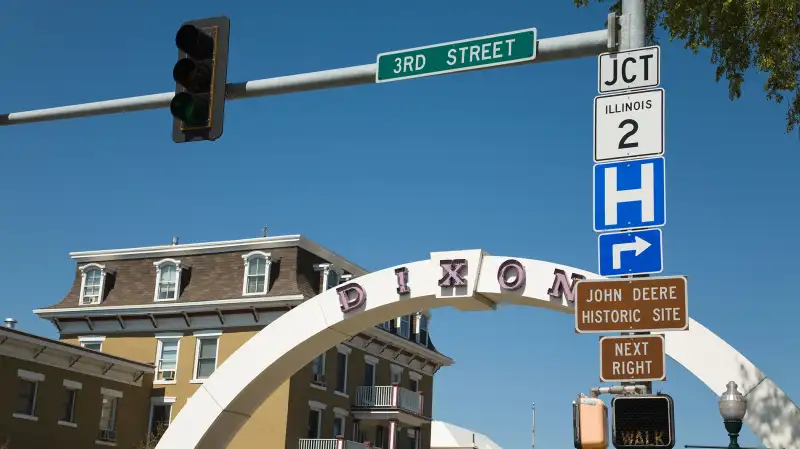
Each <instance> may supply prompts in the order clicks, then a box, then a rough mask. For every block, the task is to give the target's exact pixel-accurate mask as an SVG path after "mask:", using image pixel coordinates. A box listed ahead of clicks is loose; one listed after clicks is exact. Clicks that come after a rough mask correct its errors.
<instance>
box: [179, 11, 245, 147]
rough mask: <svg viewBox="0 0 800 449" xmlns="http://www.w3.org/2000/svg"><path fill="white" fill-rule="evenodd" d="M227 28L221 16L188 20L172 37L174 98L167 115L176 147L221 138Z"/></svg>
mask: <svg viewBox="0 0 800 449" xmlns="http://www.w3.org/2000/svg"><path fill="white" fill-rule="evenodd" d="M230 24H231V22H230V19H228V18H227V17H224V16H222V17H213V18H208V19H199V20H191V21H189V22H185V23H183V24H182V25H181V28H180V29H179V30H178V33H177V34H176V35H175V45H176V46H177V47H178V62H177V63H176V64H175V67H174V68H173V69H172V78H173V79H174V80H175V97H173V99H172V102H171V103H170V105H169V111H170V113H172V117H173V125H172V140H174V141H175V142H176V143H182V142H192V141H197V140H217V139H219V137H220V136H222V124H223V122H224V119H225V85H226V84H227V76H228V41H229V38H230V30H231V25H230Z"/></svg>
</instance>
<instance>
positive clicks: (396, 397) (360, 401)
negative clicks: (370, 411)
mask: <svg viewBox="0 0 800 449" xmlns="http://www.w3.org/2000/svg"><path fill="white" fill-rule="evenodd" d="M423 402H424V401H423V396H422V393H419V392H416V391H411V390H408V389H405V388H402V387H400V386H399V385H390V386H376V387H367V386H362V387H358V388H356V400H355V404H354V405H355V406H356V407H360V408H397V409H400V410H405V411H408V412H411V413H414V414H417V415H422V411H423V410H422V404H423Z"/></svg>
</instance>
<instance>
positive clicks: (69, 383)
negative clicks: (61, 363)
mask: <svg viewBox="0 0 800 449" xmlns="http://www.w3.org/2000/svg"><path fill="white" fill-rule="evenodd" d="M62 384H63V385H64V389H65V390H68V391H74V392H75V398H74V399H73V402H72V419H73V420H74V419H75V417H76V413H75V405H76V404H75V401H77V399H78V397H77V394H78V391H80V390H82V389H83V384H82V383H80V382H76V381H74V380H69V379H64V381H63V382H62ZM58 425H59V426H66V427H78V423H76V422H74V421H62V420H60V419H59V420H58Z"/></svg>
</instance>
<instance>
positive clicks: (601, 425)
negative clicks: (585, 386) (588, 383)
mask: <svg viewBox="0 0 800 449" xmlns="http://www.w3.org/2000/svg"><path fill="white" fill-rule="evenodd" d="M572 436H573V439H572V443H573V444H572V445H573V446H574V447H575V449H606V448H607V447H608V408H606V404H605V403H603V401H602V400H600V399H599V398H589V397H586V396H584V395H583V394H581V395H579V396H578V399H577V400H576V401H573V402H572Z"/></svg>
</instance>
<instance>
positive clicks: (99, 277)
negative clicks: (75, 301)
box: [79, 263, 106, 305]
mask: <svg viewBox="0 0 800 449" xmlns="http://www.w3.org/2000/svg"><path fill="white" fill-rule="evenodd" d="M80 270H81V273H82V275H81V297H80V302H79V303H80V304H81V305H86V304H100V303H101V302H103V294H104V293H105V281H106V267H105V266H104V265H99V264H96V263H90V264H88V265H84V266H82V267H81V268H80Z"/></svg>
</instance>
